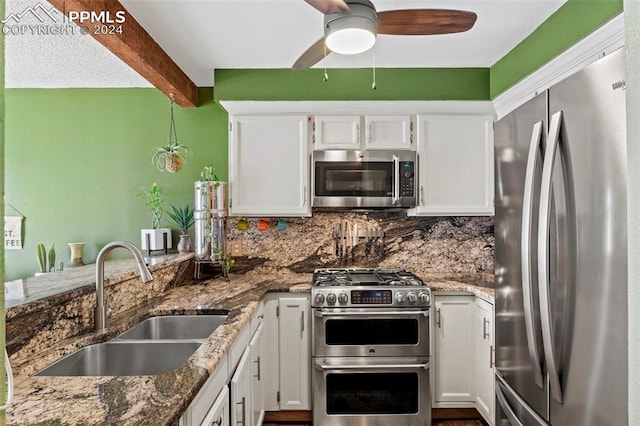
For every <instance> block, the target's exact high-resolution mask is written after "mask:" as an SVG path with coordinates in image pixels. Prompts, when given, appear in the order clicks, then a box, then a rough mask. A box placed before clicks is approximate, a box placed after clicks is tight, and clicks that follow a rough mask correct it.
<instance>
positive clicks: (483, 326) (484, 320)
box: [482, 318, 489, 340]
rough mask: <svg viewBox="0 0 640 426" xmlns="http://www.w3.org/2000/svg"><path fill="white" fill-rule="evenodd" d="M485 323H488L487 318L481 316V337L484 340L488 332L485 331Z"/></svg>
mask: <svg viewBox="0 0 640 426" xmlns="http://www.w3.org/2000/svg"><path fill="white" fill-rule="evenodd" d="M487 324H489V320H488V319H486V318H482V339H483V340H486V339H487V337H489V333H487Z"/></svg>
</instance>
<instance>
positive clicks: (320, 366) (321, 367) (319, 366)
mask: <svg viewBox="0 0 640 426" xmlns="http://www.w3.org/2000/svg"><path fill="white" fill-rule="evenodd" d="M316 368H317V369H318V370H321V371H326V370H383V369H387V370H388V369H400V368H402V369H411V370H415V369H418V368H422V369H423V370H428V369H429V363H428V362H427V363H425V364H367V365H326V364H322V363H320V362H316Z"/></svg>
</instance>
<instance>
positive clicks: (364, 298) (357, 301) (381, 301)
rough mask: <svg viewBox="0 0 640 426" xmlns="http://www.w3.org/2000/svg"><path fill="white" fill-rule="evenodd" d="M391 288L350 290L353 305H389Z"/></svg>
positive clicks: (390, 302) (391, 300)
mask: <svg viewBox="0 0 640 426" xmlns="http://www.w3.org/2000/svg"><path fill="white" fill-rule="evenodd" d="M392 303H393V298H392V297H391V290H351V304H353V305H391V304H392Z"/></svg>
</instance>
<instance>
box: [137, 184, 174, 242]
mask: <svg viewBox="0 0 640 426" xmlns="http://www.w3.org/2000/svg"><path fill="white" fill-rule="evenodd" d="M137 196H138V197H141V198H144V205H145V206H147V207H149V209H150V210H151V214H152V219H151V226H152V228H151V229H148V228H147V229H142V231H141V233H140V238H141V240H142V242H141V247H142V250H148V251H150V250H165V251H166V250H167V249H168V248H170V247H171V246H172V241H171V228H160V219H161V218H162V213H163V212H164V209H163V207H162V205H163V204H164V196H163V195H162V191H161V190H160V188H159V187H158V184H157V183H155V182H153V183H152V184H151V187H150V188H148V189H147V188H146V187H144V186H142V187H140V191H139V192H138V194H137ZM165 238H166V245H165ZM147 241H149V244H148V245H147Z"/></svg>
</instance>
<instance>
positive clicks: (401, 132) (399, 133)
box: [364, 115, 415, 150]
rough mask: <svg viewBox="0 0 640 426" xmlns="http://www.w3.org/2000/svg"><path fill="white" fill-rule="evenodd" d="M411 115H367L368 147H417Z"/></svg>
mask: <svg viewBox="0 0 640 426" xmlns="http://www.w3.org/2000/svg"><path fill="white" fill-rule="evenodd" d="M412 133H413V123H412V122H411V116H410V115H367V116H365V139H364V144H365V147H366V149H407V150H411V149H415V148H414V147H413V134H412Z"/></svg>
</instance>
